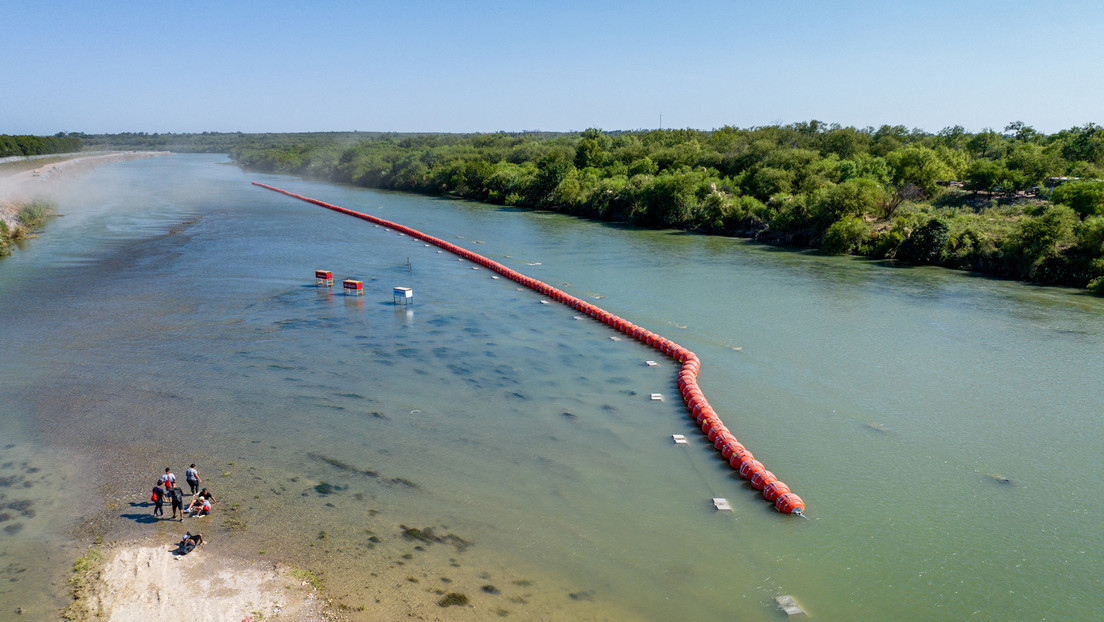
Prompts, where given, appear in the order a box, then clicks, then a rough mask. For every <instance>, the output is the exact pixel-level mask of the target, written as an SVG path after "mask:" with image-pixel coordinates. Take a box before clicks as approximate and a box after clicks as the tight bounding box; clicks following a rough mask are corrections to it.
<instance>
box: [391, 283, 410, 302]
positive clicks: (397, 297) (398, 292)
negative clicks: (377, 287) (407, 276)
mask: <svg viewBox="0 0 1104 622" xmlns="http://www.w3.org/2000/svg"><path fill="white" fill-rule="evenodd" d="M391 293H392V297H393V299H394V302H395V304H404V305H408V304H410V305H412V304H414V290H412V289H410V288H409V287H396V288H394V289H392V290H391Z"/></svg>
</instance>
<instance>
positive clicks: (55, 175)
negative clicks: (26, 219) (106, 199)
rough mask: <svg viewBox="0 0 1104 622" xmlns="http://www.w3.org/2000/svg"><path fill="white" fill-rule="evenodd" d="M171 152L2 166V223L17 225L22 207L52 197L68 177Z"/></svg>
mask: <svg viewBox="0 0 1104 622" xmlns="http://www.w3.org/2000/svg"><path fill="white" fill-rule="evenodd" d="M169 153H170V152H168V151H115V152H111V153H99V154H95V155H80V154H67V155H59V156H58V158H59V159H53V158H48V159H46V160H45V163H44V164H42V165H40V166H37V167H35V168H32V169H28V168H26V164H24V163H21V164H23V165H22V166H14V165H10V164H8V165H4V166H0V220H5V221H7V222H8V224H9V225H14V224H15V216H16V214H17V213H18V212H19V206H20V204H21V203H23V202H25V201H29V200H32V199H34V198H36V197H42V196H44V197H49V196H50V193H51V190H52V186H53V185H55V184H56V182H57V181H58V180H59V179H60V178H62V177H64V176H65V175H67V174H69V173H72V172H75V171H79V170H83V169H87V168H90V167H93V166H97V165H99V164H105V163H107V162H120V161H123V160H136V159H138V158H149V157H153V156H159V155H168V154H169Z"/></svg>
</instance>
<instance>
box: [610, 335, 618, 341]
mask: <svg viewBox="0 0 1104 622" xmlns="http://www.w3.org/2000/svg"><path fill="white" fill-rule="evenodd" d="M610 339H611V340H613V341H621V338H620V337H618V336H617V335H614V336H612V337H610Z"/></svg>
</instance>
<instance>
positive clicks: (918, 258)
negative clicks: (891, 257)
mask: <svg viewBox="0 0 1104 622" xmlns="http://www.w3.org/2000/svg"><path fill="white" fill-rule="evenodd" d="M950 232H951V229H950V227H948V226H947V223H945V222H943V221H942V220H939V219H938V218H932V219H931V220H929V221H928V224H926V225H924V226H923V227H920V228H919V229H917V230H916V231H913V232H912V235H910V236H909V237H908V238H907V239H905V241H904V242H902V243H901V246H900V248H898V249H897V259H900V260H902V261H907V262H909V263H916V264H938V263H940V262H941V261H942V260H943V258H944V256H946V253H947V245H948V244H949V243H950V241H951V234H950Z"/></svg>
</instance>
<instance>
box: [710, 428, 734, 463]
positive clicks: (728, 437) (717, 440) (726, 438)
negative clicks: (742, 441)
mask: <svg viewBox="0 0 1104 622" xmlns="http://www.w3.org/2000/svg"><path fill="white" fill-rule="evenodd" d="M734 440H736V437H735V436H732V432H731V431H729V430H728V428H725V430H724V432H721V433H720V434H718V435H716V436H714V437H713V447H715V448H716V449H717V450H718V451H721V448H722V447H724V446H725V445H726V444H728V443H729V442H731V441H734ZM721 455H722V456H724V458H725V459H726V460H727V459H728V456H725V455H724V452H723V451H721Z"/></svg>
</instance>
